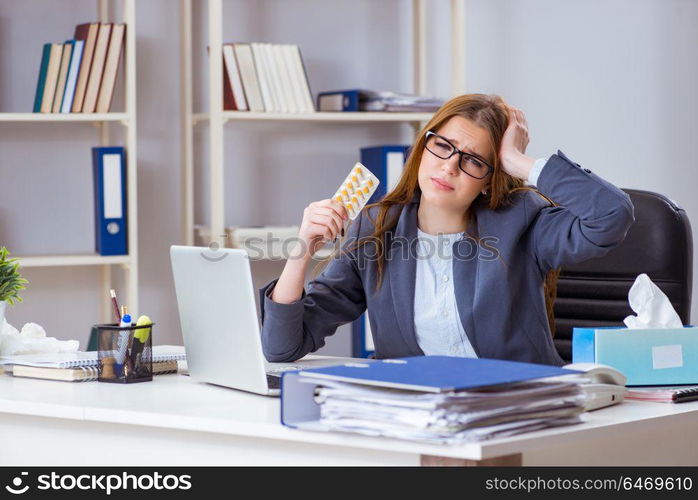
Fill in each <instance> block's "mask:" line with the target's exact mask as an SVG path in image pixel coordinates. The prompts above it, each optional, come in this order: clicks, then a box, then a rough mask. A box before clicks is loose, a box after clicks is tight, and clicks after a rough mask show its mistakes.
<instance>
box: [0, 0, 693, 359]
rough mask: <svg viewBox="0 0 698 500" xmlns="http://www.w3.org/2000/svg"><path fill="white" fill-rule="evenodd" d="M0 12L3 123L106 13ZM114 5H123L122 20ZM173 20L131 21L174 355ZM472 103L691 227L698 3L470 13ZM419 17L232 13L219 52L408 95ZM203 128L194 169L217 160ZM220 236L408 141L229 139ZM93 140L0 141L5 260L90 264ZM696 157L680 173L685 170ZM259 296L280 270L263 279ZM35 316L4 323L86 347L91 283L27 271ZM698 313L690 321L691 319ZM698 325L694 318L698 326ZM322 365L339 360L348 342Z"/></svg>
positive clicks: (364, 136) (252, 134)
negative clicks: (84, 257)
mask: <svg viewBox="0 0 698 500" xmlns="http://www.w3.org/2000/svg"><path fill="white" fill-rule="evenodd" d="M50 3H51V2H48V1H47V0H27V1H23V2H16V1H12V0H0V111H30V110H31V107H32V103H33V98H34V90H35V84H36V78H37V74H38V67H39V61H40V55H41V47H42V44H43V43H45V42H48V41H56V42H57V41H62V40H65V39H68V38H70V37H71V36H72V33H73V30H74V27H75V25H76V24H79V23H82V22H86V21H90V20H95V19H96V1H93V0H89V1H88V0H63V1H61V2H60V4H61V6H64V7H63V8H58V7H51V6H50V5H49V4H50ZM118 3H119V2H117V4H118ZM194 3H195V4H196V5H198V7H197V9H196V10H198V11H199V12H195V16H194V20H195V25H196V29H195V42H196V43H195V52H194V57H195V66H194V67H195V70H196V75H197V76H196V78H195V80H196V97H195V105H196V109H197V110H200V109H205V103H206V94H205V89H206V77H205V71H204V70H205V66H204V65H205V64H206V52H205V46H206V39H205V37H206V32H205V30H204V29H203V20H205V19H206V15H205V4H206V2H199V1H196V0H195V2H194ZM177 6H178V2H175V1H174V0H142V1H138V2H137V3H136V16H137V24H136V30H137V50H138V55H137V60H138V69H137V86H138V90H137V92H138V99H137V101H138V168H139V191H138V199H139V207H140V216H139V226H140V245H139V251H140V255H141V257H140V259H141V266H140V272H141V307H140V309H141V311H142V312H146V313H148V314H149V315H150V316H151V317H153V318H154V319H155V321H156V322H157V323H158V326H157V331H156V332H155V334H156V335H157V338H156V341H158V342H178V341H179V338H180V337H179V321H178V319H177V311H176V305H175V297H174V293H173V289H172V279H171V276H170V270H169V259H168V257H167V249H168V247H169V245H170V244H172V243H177V242H179V239H180V235H179V214H180V202H179V189H180V185H179V167H180V162H179V141H180V135H179V133H180V132H179V87H178V74H179V73H178V71H179V56H178V47H179V32H178V23H179V17H178V10H177ZM428 6H429V25H430V28H429V40H430V45H431V48H430V51H429V53H430V60H429V70H430V77H429V82H428V89H429V92H430V93H433V94H438V95H441V96H443V97H449V93H450V88H449V85H450V73H449V69H448V68H449V61H450V60H449V52H448V51H449V31H448V26H449V24H450V20H449V17H448V16H449V14H448V2H447V1H444V0H431V1H429V2H428ZM466 23H467V74H466V80H467V85H468V90H469V91H473V92H487V93H500V94H502V95H503V96H504V97H505V99H506V100H507V101H509V102H511V103H513V104H514V105H516V106H518V107H520V108H522V109H523V110H524V111H525V112H526V114H527V116H528V120H529V125H530V132H531V144H530V146H529V153H530V154H532V155H536V156H538V155H544V154H550V153H552V152H555V151H556V150H557V149H558V148H559V149H562V150H563V151H564V152H565V153H566V154H568V155H569V156H570V157H572V158H573V159H574V160H576V161H577V162H578V163H580V164H582V165H583V166H584V167H587V168H591V169H592V170H594V171H595V172H596V173H598V174H599V175H601V176H603V177H605V178H607V179H609V180H610V181H612V182H614V183H616V184H618V185H620V186H622V187H632V188H639V189H650V190H654V191H658V192H661V193H664V194H666V195H668V196H669V197H671V198H672V199H674V200H675V201H677V202H678V203H679V204H681V205H682V206H684V208H686V210H687V212H688V214H689V216H692V217H693V216H694V214H698V200H696V197H695V196H693V189H694V187H693V186H694V180H695V174H693V171H692V169H693V168H694V167H693V161H692V159H691V157H690V156H688V155H687V154H686V153H685V151H687V150H688V151H690V150H689V147H690V144H691V138H693V137H694V136H695V125H694V120H692V119H691V118H692V116H693V115H695V114H696V110H697V109H698V107H697V106H696V98H695V97H694V95H693V92H692V89H693V88H696V70H697V68H698V61H696V59H695V57H693V54H692V52H693V48H694V47H696V45H697V43H696V42H698V30H696V29H695V27H696V26H698V3H696V2H690V1H688V0H640V1H632V0H622V1H621V0H612V1H600V0H597V1H589V0H568V1H565V2H559V1H554V0H537V1H533V0H527V1H526V0H471V1H468V2H467V7H466ZM411 31H412V24H411V2H409V1H406V0H381V1H379V2H378V1H371V0H359V1H351V0H343V1H339V0H333V1H321V0H292V1H281V0H264V1H255V2H252V1H249V0H228V1H225V2H224V40H226V41H268V42H279V43H297V44H299V45H300V47H301V50H302V52H303V56H304V59H305V62H306V66H307V69H308V74H309V77H310V82H311V86H312V90H313V92H318V91H321V90H328V89H334V88H352V87H367V88H376V89H392V90H398V91H400V90H401V91H410V90H411V88H412V76H411V75H412V73H411V71H412V65H411V63H412V60H411V44H410V37H411ZM206 134H207V131H206V126H205V125H200V126H197V133H196V137H197V150H196V152H197V155H196V157H197V158H201V159H202V160H203V159H205V158H206V157H207V147H206V143H205V142H203V139H205V137H206ZM225 134H226V135H225V137H226V151H225V154H226V158H227V162H226V164H227V166H226V178H225V183H226V190H227V193H228V204H227V208H226V212H227V221H226V222H227V223H228V224H264V223H267V224H293V223H299V222H300V216H301V212H302V208H303V207H304V206H305V205H307V204H308V203H309V202H310V201H312V200H315V199H319V198H324V197H326V196H328V195H329V194H331V193H332V192H333V191H334V189H335V188H336V184H337V182H338V179H341V178H343V176H344V174H345V172H346V170H347V168H348V167H349V166H350V165H352V164H353V162H354V161H356V159H357V158H358V149H359V148H360V147H362V146H367V145H374V144H381V143H395V142H405V141H409V138H410V136H411V129H410V128H409V127H408V126H406V125H400V124H377V125H339V124H334V125H332V124H321V125H320V124H288V123H287V124H284V123H236V124H229V125H228V126H227V127H226V132H225ZM96 142H97V136H96V130H95V129H93V128H92V127H91V126H90V125H88V124H8V123H0V200H2V201H0V244H1V245H7V246H8V247H10V249H11V250H12V251H13V252H14V253H16V254H26V253H50V252H87V251H91V249H92V242H93V231H92V191H91V184H90V182H91V173H90V168H91V165H90V153H89V148H90V147H91V146H94V145H96ZM687 156H688V157H687ZM204 164H205V162H197V165H196V169H197V175H196V179H197V187H196V192H197V200H198V202H197V207H196V221H197V222H198V223H202V222H205V221H206V220H207V218H208V205H207V189H206V186H207V184H206V172H205V169H204V168H203V165H204ZM254 271H255V275H256V281H257V282H258V283H259V284H261V283H262V282H264V281H265V280H267V279H269V278H271V277H273V276H275V275H278V274H279V272H280V271H281V265H280V264H279V263H258V264H255V266H254ZM25 274H26V276H27V278H28V279H29V280H30V281H31V284H30V288H29V289H28V290H27V291H26V292H25V293H24V297H25V303H24V304H22V305H19V306H16V307H15V308H13V309H11V310H10V311H9V313H8V319H9V320H10V321H11V322H12V323H14V324H16V325H18V326H21V324H23V323H24V322H26V321H35V322H38V323H40V324H42V325H44V326H45V327H46V328H47V330H48V332H49V334H50V335H56V336H58V337H60V338H79V339H81V340H83V341H85V340H86V338H87V333H88V331H89V325H90V324H92V323H94V322H96V321H97V320H98V319H99V306H100V301H101V300H102V298H101V297H100V296H99V294H100V287H99V279H100V274H99V271H98V270H96V269H82V268H79V269H51V270H49V269H29V270H26V272H25ZM695 311H696V306H695V305H694V312H695ZM694 316H695V315H694ZM342 330H343V331H341V332H340V333H338V335H336V336H335V337H334V338H333V339H332V340H331V342H330V343H329V345H328V352H332V353H347V352H348V349H349V338H348V332H347V331H346V327H345V328H343V329H342Z"/></svg>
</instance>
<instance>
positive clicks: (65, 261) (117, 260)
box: [13, 253, 131, 267]
mask: <svg viewBox="0 0 698 500" xmlns="http://www.w3.org/2000/svg"><path fill="white" fill-rule="evenodd" d="M13 258H14V257H13ZM17 258H18V259H19V265H20V267H58V266H61V267H72V266H104V265H117V264H129V263H130V262H131V257H130V256H128V255H97V254H90V253H88V254H76V255H30V256H26V257H22V256H20V257H17Z"/></svg>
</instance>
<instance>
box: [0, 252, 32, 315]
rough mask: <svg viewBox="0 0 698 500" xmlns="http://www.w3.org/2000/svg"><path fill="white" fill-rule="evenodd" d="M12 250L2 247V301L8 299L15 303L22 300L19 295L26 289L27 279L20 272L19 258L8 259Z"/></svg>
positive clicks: (0, 269) (12, 303)
mask: <svg viewBox="0 0 698 500" xmlns="http://www.w3.org/2000/svg"><path fill="white" fill-rule="evenodd" d="M8 255H10V252H9V251H8V250H7V248H5V247H2V248H0V301H3V300H4V301H6V302H7V303H8V304H10V305H14V303H15V301H17V302H22V298H21V297H20V296H19V295H17V294H18V293H19V291H20V290H24V288H25V285H26V284H27V280H25V279H24V278H22V276H21V275H20V274H19V271H18V269H19V262H18V261H17V259H8V258H7V256H8Z"/></svg>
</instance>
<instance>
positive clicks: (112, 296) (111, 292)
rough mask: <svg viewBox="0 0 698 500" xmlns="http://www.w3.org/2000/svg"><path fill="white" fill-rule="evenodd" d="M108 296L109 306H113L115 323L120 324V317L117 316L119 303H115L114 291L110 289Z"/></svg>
mask: <svg viewBox="0 0 698 500" xmlns="http://www.w3.org/2000/svg"><path fill="white" fill-rule="evenodd" d="M109 295H111V304H112V305H113V306H114V314H115V315H116V322H117V323H121V315H120V314H119V303H118V302H117V301H116V291H115V290H114V289H113V288H112V289H111V290H109Z"/></svg>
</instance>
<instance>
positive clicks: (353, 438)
mask: <svg viewBox="0 0 698 500" xmlns="http://www.w3.org/2000/svg"><path fill="white" fill-rule="evenodd" d="M0 443H2V446H0V464H1V465H89V464H99V465H126V464H130V465H186V464H192V465H214V464H217V465H237V464H254V465H257V464H294V465H314V464H322V465H331V464H353V465H359V464H396V465H410V464H411V465H418V464H420V463H435V462H436V463H439V462H442V461H443V460H441V459H437V458H430V457H447V459H445V462H446V463H452V464H464V465H477V464H488V463H494V464H498V463H499V464H513V465H515V464H520V463H523V465H698V402H694V403H684V404H679V405H669V404H661V403H644V402H628V403H624V404H623V405H620V406H615V407H611V408H606V409H603V410H599V411H596V412H593V413H590V414H589V421H588V422H587V423H584V424H581V425H576V426H570V427H562V428H558V429H551V430H547V431H539V432H535V433H530V434H525V435H523V436H518V437H513V438H507V439H501V440H494V441H486V442H483V443H478V444H469V445H462V446H435V445H427V444H419V443H412V442H406V441H399V440H393V439H376V438H369V437H363V436H358V435H350V434H338V433H313V432H304V431H298V430H294V429H288V428H286V427H284V426H282V425H281V424H280V423H279V400H278V398H268V397H264V396H257V395H253V394H247V393H243V392H238V391H234V390H230V389H225V388H222V387H215V386H211V385H206V384H198V383H195V382H192V381H191V380H190V379H189V377H186V376H183V375H161V376H158V377H156V379H155V381H154V382H152V383H141V384H133V385H128V386H122V385H116V384H104V383H98V382H89V383H66V382H53V381H44V380H31V379H22V378H12V377H9V376H6V375H3V376H0ZM452 459H456V460H452ZM473 461H476V462H473Z"/></svg>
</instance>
